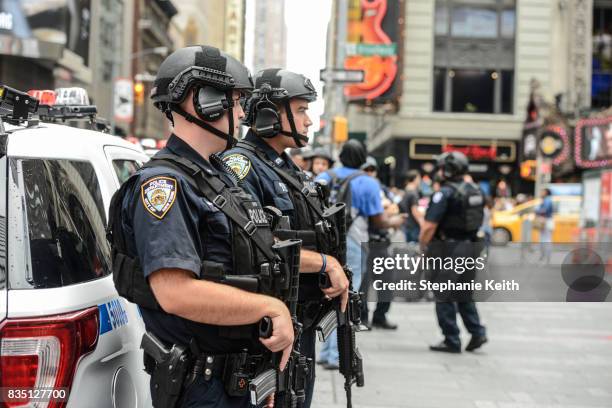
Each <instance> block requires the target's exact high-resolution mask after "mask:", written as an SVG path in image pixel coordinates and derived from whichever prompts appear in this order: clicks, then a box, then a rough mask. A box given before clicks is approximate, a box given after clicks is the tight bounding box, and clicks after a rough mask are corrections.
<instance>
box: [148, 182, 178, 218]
mask: <svg viewBox="0 0 612 408" xmlns="http://www.w3.org/2000/svg"><path fill="white" fill-rule="evenodd" d="M176 187H177V183H176V179H175V178H173V177H167V176H161V177H155V178H152V179H149V180H147V181H146V182H145V183H143V184H142V186H141V187H140V191H141V197H142V203H143V205H144V206H145V208H146V209H147V211H148V212H150V213H151V214H152V215H153V216H154V217H156V218H158V219H160V220H161V219H162V218H164V216H165V215H166V214H167V213H168V211H170V208H172V205H173V204H174V201H175V199H176Z"/></svg>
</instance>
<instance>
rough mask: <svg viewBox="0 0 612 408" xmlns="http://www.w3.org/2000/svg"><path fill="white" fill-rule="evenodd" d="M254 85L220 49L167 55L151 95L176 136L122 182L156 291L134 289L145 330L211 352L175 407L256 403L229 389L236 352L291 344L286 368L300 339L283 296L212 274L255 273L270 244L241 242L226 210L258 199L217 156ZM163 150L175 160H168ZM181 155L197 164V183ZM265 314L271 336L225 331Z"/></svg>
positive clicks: (144, 267) (133, 250) (130, 233)
mask: <svg viewBox="0 0 612 408" xmlns="http://www.w3.org/2000/svg"><path fill="white" fill-rule="evenodd" d="M252 88H253V83H252V78H251V75H250V73H249V72H248V70H247V68H246V67H245V66H244V65H243V64H241V63H240V62H239V61H237V60H236V59H234V58H233V57H231V56H229V55H227V54H226V53H224V52H222V51H220V50H218V49H217V48H214V47H208V46H192V47H187V48H182V49H179V50H177V51H175V52H174V53H172V54H171V55H170V56H168V57H167V58H166V59H165V60H164V62H163V63H162V64H161V66H160V68H159V71H158V73H157V78H156V80H155V84H154V88H153V90H152V92H151V98H152V99H153V103H154V105H155V106H156V107H157V108H159V109H160V110H162V112H164V113H165V114H166V115H167V117H168V118H169V119H170V120H171V121H172V123H173V125H174V133H173V134H172V135H171V136H170V138H169V139H168V143H167V145H166V147H165V148H164V149H162V150H161V151H160V152H159V153H158V154H157V155H156V156H154V157H153V161H152V165H148V164H147V165H145V168H143V169H141V170H139V171H138V172H137V173H136V175H135V176H133V177H132V178H130V179H129V180H128V181H127V185H124V186H123V187H122V189H121V190H123V191H124V192H125V195H124V196H123V199H122V201H121V204H122V205H121V213H120V218H121V226H122V228H121V230H122V232H121V235H122V236H123V238H124V240H125V246H126V248H125V249H126V252H127V255H128V258H129V256H131V257H133V258H132V259H133V260H134V262H135V263H136V264H137V265H136V266H134V267H133V269H135V270H136V271H137V272H136V274H135V275H134V280H135V281H137V280H138V273H140V274H141V276H142V274H144V276H145V277H146V279H147V281H146V282H148V285H147V284H145V285H144V287H142V286H141V287H140V288H139V289H140V290H142V291H144V292H146V291H147V290H149V289H148V288H149V287H150V289H151V290H152V293H151V295H153V294H154V299H147V297H146V293H144V295H143V293H140V294H138V293H135V294H133V299H131V300H133V301H135V302H136V303H139V304H141V306H142V307H141V310H142V316H143V319H144V322H145V326H146V329H147V331H148V332H151V333H153V334H154V335H155V336H156V337H157V338H159V339H160V340H162V341H163V342H164V343H165V345H166V346H168V347H170V346H171V345H180V346H182V347H189V345H190V341H191V340H192V339H194V340H195V343H196V344H197V347H198V348H199V352H200V353H201V354H199V355H200V356H206V359H204V360H203V361H202V360H201V359H200V361H201V362H202V365H203V366H201V367H199V368H196V369H194V370H195V371H196V372H195V375H194V376H193V378H191V383H190V384H187V385H186V386H184V387H183V389H184V392H183V395H182V396H181V398H180V401H179V404H180V405H177V406H182V407H249V406H251V405H250V402H249V398H248V395H244V396H239V397H237V396H230V395H229V394H228V392H227V391H226V389H227V383H225V385H226V386H225V387H224V380H223V379H222V377H223V375H224V374H225V376H226V377H227V376H228V374H231V373H228V372H227V369H224V365H226V364H225V363H226V362H227V361H228V359H232V358H234V357H235V354H233V353H239V352H240V351H241V350H243V349H247V350H249V353H251V351H252V350H258V349H260V350H261V344H263V346H265V347H266V348H268V349H269V350H272V351H274V352H279V351H283V353H284V354H283V359H282V361H281V367H283V366H284V365H285V364H286V361H287V358H288V356H289V353H290V351H291V349H292V343H293V341H294V331H293V326H292V321H291V317H290V313H289V311H288V309H287V307H286V306H285V304H284V303H283V302H281V301H280V300H278V299H276V298H273V297H270V296H265V295H262V294H257V293H251V292H247V291H245V290H241V289H237V288H234V287H231V286H228V285H225V284H221V283H217V282H214V281H211V280H204V278H206V279H207V275H208V274H209V273H211V272H212V271H215V272H216V273H220V274H221V275H223V274H224V273H232V274H248V273H257V271H252V270H250V269H252V268H256V267H257V266H258V265H257V264H256V263H255V262H256V261H255V259H257V258H256V257H255V255H254V254H255V253H258V254H259V253H260V252H261V251H264V250H265V248H264V249H262V250H261V251H260V250H258V249H257V248H258V247H256V245H254V244H253V242H251V241H247V242H249V243H248V245H246V246H244V245H243V246H242V247H240V249H238V247H237V246H236V245H238V238H240V239H245V238H246V239H247V240H248V234H247V235H245V234H243V233H242V232H243V231H242V229H241V228H242V227H241V226H240V225H238V223H236V222H235V221H234V220H233V219H230V218H228V215H227V214H226V212H225V211H226V210H227V208H228V207H233V208H234V210H237V211H238V213H239V215H242V216H245V214H247V213H246V210H244V209H242V207H243V206H245V205H247V204H248V205H249V206H250V207H249V208H255V207H253V205H255V204H254V203H253V199H252V198H249V197H248V195H247V194H245V193H244V192H243V191H242V190H240V189H237V188H236V187H235V185H236V180H235V179H234V178H233V175H232V174H231V172H230V171H229V170H227V169H226V168H225V166H224V165H223V162H222V161H221V160H220V159H219V158H217V157H216V156H215V153H219V152H222V151H223V150H225V149H227V148H229V147H231V146H232V145H233V144H234V142H235V139H234V137H233V136H234V135H235V134H237V133H238V130H239V126H240V122H241V120H242V119H243V118H244V112H243V109H242V107H241V104H240V103H239V101H240V98H242V97H245V96H246V95H245V93H247V92H250V91H251V90H252ZM164 156H172V157H173V159H171V160H169V161H170V163H168V160H164V159H163V158H164ZM156 158H157V159H158V160H156ZM176 160H179V161H180V160H182V161H183V163H184V164H185V165H186V166H190V167H188V168H189V169H192V170H190V172H191V173H192V174H191V180H190V177H188V176H186V174H188V173H189V172H185V171H183V170H184V167H181V166H180V164H181V163H179V165H178V166H177V162H176ZM181 169H183V170H181ZM193 173H195V174H196V175H194V174H193ZM200 176H201V180H203V181H204V182H205V183H204V185H206V186H212V187H210V188H215V189H217V190H215V194H219V195H222V194H225V197H226V199H227V200H228V201H230V202H228V204H230V203H231V200H234V199H236V200H238V201H235V202H234V203H233V204H232V205H226V206H223V205H222V204H223V203H222V201H223V200H221V199H219V200H217V199H218V197H216V198H214V197H215V196H214V195H213V199H211V198H210V196H209V195H207V194H209V193H210V192H207V193H206V194H205V193H204V192H205V190H206V188H209V187H206V188H204V187H202V188H200V184H197V186H196V185H193V183H192V181H193V180H196V179H197V177H200ZM226 189H232V190H226ZM121 190H120V192H121ZM211 191H212V190H211ZM227 191H230V192H229V193H227ZM236 197H237V198H236ZM240 200H242V202H240ZM249 200H250V201H249ZM213 201H214V202H213ZM220 207H221V208H223V209H222V210H221V209H220ZM257 208H259V210H260V212H259V214H262V212H261V211H263V210H261V208H260V207H257ZM241 211H242V212H241ZM246 217H248V215H246ZM264 218H265V217H264ZM246 219H247V220H248V218H246ZM251 221H253V222H254V223H255V224H256V225H257V229H256V231H255V233H254V235H253V237H257V236H258V234H259V231H260V227H261V228H263V229H264V230H265V228H266V227H267V226H266V225H264V224H262V221H261V220H253V217H251ZM264 222H265V221H264ZM268 232H269V237H270V240H268V242H263V244H265V245H268V246H270V245H271V244H272V243H273V237H272V234H271V231H270V230H269V228H268ZM118 248H119V249H121V248H120V246H119V247H118ZM116 250H117V248H116ZM257 251H259V252H257ZM124 273H125V274H127V273H129V271H127V272H124V271H121V272H120V274H119V275H120V276H115V280H116V286H117V285H119V286H120V285H121V282H119V284H118V283H117V281H118V280H121V277H122V276H124V275H122V274H124ZM119 286H118V291H119V293H120V294H122V295H123V293H122V292H127V293H129V290H130V284H128V285H127V286H128V287H127V289H126V288H123V290H121V289H120V288H119ZM132 286H133V285H132ZM131 289H132V290H133V287H132V288H131ZM143 303H144V304H145V305H144V306H143ZM155 303H157V304H158V305H159V308H156V305H155ZM264 317H269V318H271V320H272V323H273V333H272V336H271V337H269V338H267V339H262V338H257V337H255V338H243V337H240V336H237V338H232V337H231V336H225V335H224V334H223V333H224V330H226V329H228V330H229V329H230V328H229V326H232V327H231V328H234V327H235V326H240V325H249V324H253V323H256V322H259V321H260V320H261V319H262V318H264ZM241 327H242V326H241ZM249 356H250V354H249ZM211 357H212V358H211ZM224 370H225V371H224ZM240 385H241V386H243V385H244V381H243V382H242V383H241V384H240ZM155 387H156V386H152V388H155ZM153 391H154V390H153ZM153 391H152V392H153ZM154 404H155V401H154ZM157 406H159V405H157ZM164 408H166V407H164Z"/></svg>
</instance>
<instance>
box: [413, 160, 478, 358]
mask: <svg viewBox="0 0 612 408" xmlns="http://www.w3.org/2000/svg"><path fill="white" fill-rule="evenodd" d="M468 166H469V161H468V159H467V157H466V156H465V155H464V154H463V153H461V152H447V153H444V154H442V155H441V156H440V157H439V158H438V160H437V170H438V174H439V176H440V177H441V179H442V185H441V188H440V191H438V192H436V193H434V195H433V196H432V198H431V202H430V203H429V207H428V208H427V212H426V213H425V221H424V223H423V225H422V228H421V233H420V236H419V243H420V245H421V248H425V247H427V246H428V245H429V246H430V247H429V249H428V251H427V254H428V256H436V257H440V258H443V259H444V258H446V257H447V256H450V257H453V258H457V257H463V258H467V257H470V258H474V259H475V258H476V257H477V256H479V255H480V248H481V247H482V245H481V244H480V243H479V242H478V239H477V237H476V236H477V233H478V229H479V228H480V226H481V225H482V220H483V216H484V196H483V194H482V192H481V191H480V188H479V187H478V186H477V185H476V184H474V183H473V182H472V181H469V180H468V179H466V175H467V172H468ZM466 269H467V268H466ZM474 275H475V270H474V268H472V269H470V270H466V271H465V272H462V273H461V274H458V273H457V272H456V271H455V270H453V271H437V276H435V277H433V279H432V280H438V281H446V280H449V281H459V282H469V281H470V280H471V279H474V277H475V276H474ZM457 312H459V314H460V315H461V318H462V320H463V324H464V325H465V327H466V328H467V330H468V331H469V332H470V334H471V335H472V338H471V340H470V342H469V344H468V345H467V347H466V350H467V351H473V350H475V349H477V348H479V347H481V346H482V345H483V344H484V343H486V342H487V337H486V332H485V327H484V326H483V325H482V324H481V323H480V317H479V316H478V311H477V310H476V303H475V302H474V301H473V300H472V297H471V292H469V291H456V292H454V293H452V294H450V295H448V294H441V293H436V316H437V318H438V324H439V325H440V329H441V330H442V334H443V335H444V340H443V341H442V342H440V343H439V344H436V345H432V346H430V349H431V350H432V351H441V352H449V353H460V352H461V340H460V338H459V327H458V326H457V316H456V315H457Z"/></svg>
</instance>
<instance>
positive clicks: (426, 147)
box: [409, 138, 516, 163]
mask: <svg viewBox="0 0 612 408" xmlns="http://www.w3.org/2000/svg"><path fill="white" fill-rule="evenodd" d="M409 147H410V150H409V157H410V158H411V159H415V160H434V159H435V158H436V157H437V156H438V155H440V154H442V153H445V152H451V151H456V152H461V153H463V154H465V155H466V156H467V157H468V158H469V159H471V160H475V161H493V162H497V163H513V162H514V161H515V160H516V144H515V143H514V142H510V141H505V140H493V141H491V140H482V141H478V140H466V139H446V138H443V139H425V138H423V139H421V138H416V139H411V140H410V146H409Z"/></svg>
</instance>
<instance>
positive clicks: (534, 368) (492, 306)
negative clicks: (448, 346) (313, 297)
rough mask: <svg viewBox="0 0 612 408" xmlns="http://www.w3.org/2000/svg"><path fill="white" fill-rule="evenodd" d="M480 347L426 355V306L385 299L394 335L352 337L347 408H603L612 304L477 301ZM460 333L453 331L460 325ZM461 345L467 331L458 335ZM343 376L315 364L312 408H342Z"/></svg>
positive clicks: (610, 381)
mask: <svg viewBox="0 0 612 408" xmlns="http://www.w3.org/2000/svg"><path fill="white" fill-rule="evenodd" d="M478 308H479V312H480V314H481V317H482V320H483V322H484V324H485V325H486V326H487V330H488V337H489V343H488V344H486V345H485V346H483V348H482V349H481V350H480V351H477V352H474V353H468V352H463V353H462V354H446V353H434V352H431V351H429V350H428V345H429V344H432V343H434V342H437V341H439V340H440V339H441V336H440V333H439V329H438V326H437V322H436V320H435V314H434V304H433V303H425V302H423V303H400V302H396V303H393V304H392V306H391V311H390V313H389V315H388V317H389V320H391V321H393V322H395V323H398V324H399V329H398V330H397V331H382V330H374V331H371V332H365V333H358V334H357V336H358V337H357V342H358V345H359V346H360V349H361V352H362V354H363V356H364V360H365V361H364V366H365V381H366V386H365V387H364V388H356V387H353V407H355V408H365V407H367V408H382V407H384V408H400V407H401V408H407V407H410V408H412V407H414V408H553V407H555V408H579V407H580V408H581V407H584V408H587V407H588V408H595V407H597V408H610V407H612V303H480V304H478ZM461 327H462V330H463V326H461ZM462 336H463V339H462V340H463V345H464V346H465V345H467V343H468V341H469V335H468V334H466V333H465V332H463V333H462ZM345 401H346V400H345V394H344V388H343V377H341V376H340V374H339V373H338V372H337V371H333V372H332V371H325V370H323V369H322V368H321V367H320V366H317V382H316V387H315V397H314V401H313V404H312V406H313V407H316V408H332V407H333V408H337V407H345V406H346V402H345Z"/></svg>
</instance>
